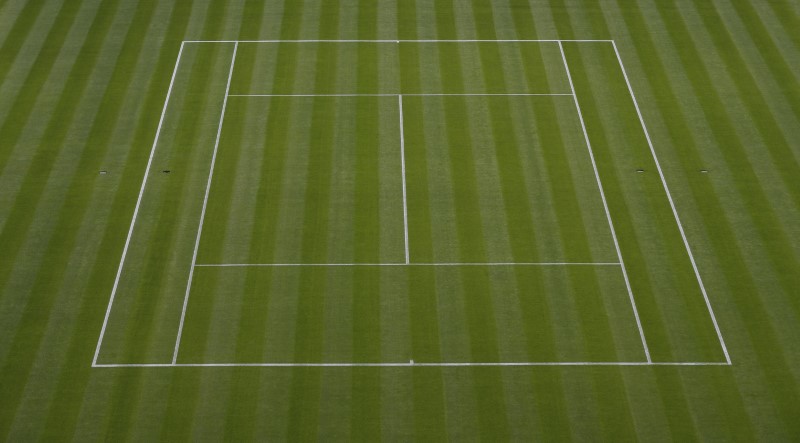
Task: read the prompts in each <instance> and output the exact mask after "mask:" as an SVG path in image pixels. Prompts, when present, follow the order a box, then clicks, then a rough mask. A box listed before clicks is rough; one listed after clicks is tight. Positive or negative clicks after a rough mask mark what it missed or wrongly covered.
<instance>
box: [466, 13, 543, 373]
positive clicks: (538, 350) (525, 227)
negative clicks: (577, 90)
mask: <svg viewBox="0 0 800 443" xmlns="http://www.w3.org/2000/svg"><path fill="white" fill-rule="evenodd" d="M478 25H479V24H478V23H476V29H492V30H493V28H490V27H488V26H483V27H481V26H478ZM495 37H496V36H495V35H494V32H490V33H488V34H486V35H484V33H482V32H479V33H478V38H481V39H493V38H495ZM531 46H535V47H536V48H538V46H539V45H531ZM479 55H480V58H481V65H482V66H483V67H484V69H483V76H484V83H485V85H486V88H487V90H488V89H489V87H490V85H493V86H494V87H496V88H497V90H503V91H504V90H506V85H505V79H504V73H503V71H501V70H499V69H497V67H499V66H502V63H501V57H500V54H499V50H498V47H497V45H480V46H479ZM545 86H546V83H545ZM510 100H517V99H509V98H507V97H493V98H490V99H488V100H487V104H488V107H489V117H490V120H491V121H490V123H491V130H492V137H493V139H494V141H495V144H494V149H495V158H496V159H497V167H498V176H499V178H500V186H501V192H502V195H503V200H504V206H505V213H506V217H507V219H506V229H507V230H508V234H509V237H510V240H511V241H510V245H511V250H512V256H513V258H514V261H515V262H538V261H542V260H541V257H540V256H539V254H538V252H537V239H536V232H535V230H534V221H533V217H532V212H531V206H530V204H529V202H530V200H531V196H530V195H529V194H528V192H527V190H526V185H525V174H524V171H523V167H522V157H521V155H520V153H519V149H520V148H521V147H520V146H518V145H517V143H516V140H514V138H513V137H514V134H516V133H517V132H518V131H517V130H516V128H514V127H513V125H512V113H513V110H512V106H511V103H510ZM514 276H515V279H516V283H517V288H518V294H519V297H518V301H519V304H520V307H521V309H522V311H523V319H524V323H523V325H524V327H525V335H526V339H527V344H528V355H529V358H530V359H531V360H539V361H555V360H557V357H556V350H555V341H554V337H553V329H552V328H553V321H552V318H551V316H550V308H549V306H548V303H547V297H545V296H544V294H545V289H544V280H543V278H542V269H541V268H535V269H525V270H522V269H520V270H515V272H514Z"/></svg>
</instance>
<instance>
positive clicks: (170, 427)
mask: <svg viewBox="0 0 800 443" xmlns="http://www.w3.org/2000/svg"><path fill="white" fill-rule="evenodd" d="M211 11H216V14H215V13H210V12H211ZM227 12H228V9H227V5H224V4H223V3H222V2H221V1H220V0H211V1H210V2H209V3H208V5H207V6H206V9H205V15H204V16H203V20H204V21H203V24H202V33H203V35H210V36H214V35H220V33H221V31H222V26H223V24H224V22H225V17H226V14H227ZM190 27H191V24H190ZM212 46H213V47H214V49H213V52H212V56H211V57H212V58H211V60H212V62H209V63H207V65H206V66H198V67H197V68H196V69H198V70H200V71H204V72H205V74H206V75H207V76H208V77H207V78H206V79H205V81H203V82H198V89H199V90H204V91H207V90H208V85H218V86H217V87H216V88H214V91H215V93H214V94H203V95H211V96H216V98H217V100H215V101H214V102H212V103H214V105H211V104H210V103H209V111H208V115H210V116H213V117H214V118H210V117H209V118H208V119H207V120H206V121H205V122H203V123H204V124H203V126H201V127H203V128H209V127H210V128H211V129H210V130H208V133H209V135H208V136H207V138H206V139H205V140H203V142H202V143H198V144H196V146H208V148H207V149H208V150H201V149H195V151H206V152H208V153H209V154H207V155H205V156H202V155H197V154H195V155H194V157H193V158H192V160H194V161H195V162H197V166H195V168H193V169H195V170H199V171H202V174H200V175H198V176H194V177H192V181H193V182H194V186H188V185H187V186H186V188H185V189H184V190H183V192H182V196H181V199H182V200H188V201H191V200H192V199H193V198H194V199H196V198H197V196H199V195H203V192H204V191H205V188H204V187H203V184H204V183H205V182H206V179H207V177H208V171H209V168H210V163H211V161H210V158H211V156H210V152H211V151H212V150H213V148H214V141H213V140H214V138H215V136H216V131H215V129H216V128H217V126H218V125H219V122H220V117H221V116H220V112H221V110H222V101H223V100H222V97H221V95H222V94H224V88H223V87H222V86H221V85H223V84H225V83H226V79H227V74H228V72H229V68H230V66H231V65H230V63H231V61H230V60H231V55H232V51H233V47H232V45H218V44H215V45H212ZM209 68H211V69H209ZM217 91H219V92H217ZM217 94H219V95H217ZM187 105H188V103H187ZM197 109H203V108H197ZM212 109H213V111H212ZM183 113H186V114H192V112H189V109H184V110H183ZM183 113H182V114H183ZM195 131H197V130H195ZM197 132H200V131H197ZM189 146H192V144H190V145H189ZM198 184H199V185H200V186H197V185H198ZM195 214H197V215H196V216H195V217H196V218H194V221H195V223H196V222H198V221H199V210H198V211H197V212H195ZM193 225H194V223H190V224H188V225H187V226H193ZM190 232H191V231H190ZM195 232H196V231H195ZM194 287H195V286H194V283H193V288H194ZM212 287H213V286H212ZM191 307H192V305H191V299H190V302H189V306H188V307H187V315H186V319H187V323H188V322H193V323H194V324H200V325H202V324H204V323H206V322H207V317H206V316H204V315H203V314H204V312H203V311H202V310H195V311H194V312H190V311H189V309H191ZM190 314H194V316H193V317H189V315H190ZM172 321H173V322H174V320H172ZM181 347H182V348H184V347H185V349H184V350H182V351H181V352H186V354H187V355H191V354H194V355H202V354H203V352H202V350H203V349H204V347H205V340H202V339H199V340H196V341H194V340H183V339H182V340H181ZM180 355H181V354H180V353H179V354H178V358H180ZM201 375H202V374H199V373H197V374H191V373H187V374H186V375H185V376H183V375H181V376H176V378H175V381H174V382H173V383H172V386H171V389H170V392H169V400H168V401H167V406H166V410H165V413H164V416H163V419H164V427H162V429H161V434H160V438H161V439H166V440H178V439H186V438H188V437H189V436H190V435H191V431H192V422H193V420H194V419H195V411H196V408H197V406H198V400H197V398H198V396H199V390H200V385H201V384H200V379H201Z"/></svg>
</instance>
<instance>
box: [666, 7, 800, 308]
mask: <svg viewBox="0 0 800 443" xmlns="http://www.w3.org/2000/svg"><path fill="white" fill-rule="evenodd" d="M657 6H658V8H657V9H658V10H659V13H660V14H661V16H662V17H663V19H664V21H665V23H666V24H667V29H668V30H669V32H670V35H671V36H672V38H673V39H674V40H675V42H676V44H678V45H680V46H681V47H682V48H683V50H682V51H680V53H679V55H680V56H681V62H682V64H683V65H684V66H685V67H686V68H687V69H686V72H687V74H688V77H689V80H690V81H691V83H692V87H693V89H694V90H695V91H703V94H701V95H702V96H703V97H704V100H703V101H701V108H702V111H703V114H704V116H705V120H706V121H707V122H708V125H709V129H710V131H711V134H712V135H713V137H714V140H715V141H716V143H717V145H718V146H720V147H724V149H721V150H720V152H721V153H722V154H723V158H724V160H725V162H726V165H727V166H728V169H729V170H731V171H735V172H736V174H737V176H736V180H735V181H734V186H735V188H736V190H737V192H738V193H739V195H741V197H742V201H743V203H744V204H745V206H746V207H747V208H749V209H750V210H749V215H750V218H751V220H752V222H753V224H754V225H755V227H756V229H757V231H758V233H759V237H760V239H759V240H760V243H761V244H762V245H763V247H764V251H765V252H766V253H767V255H768V257H769V258H770V262H771V265H772V267H773V269H774V270H775V275H776V276H777V277H778V280H779V283H780V286H781V288H782V289H783V291H784V292H785V293H786V294H792V293H795V292H796V288H798V287H800V273H797V272H795V271H794V270H795V269H799V268H800V263H798V260H797V258H796V256H795V254H794V251H793V250H792V248H791V244H792V242H791V240H790V237H789V236H788V234H787V233H786V231H785V230H784V227H783V226H782V225H781V224H780V222H779V218H778V216H777V214H776V213H775V208H774V207H773V206H772V205H771V204H770V199H769V198H767V196H766V190H765V189H764V185H763V184H762V182H761V181H760V180H759V178H758V176H757V175H756V173H755V171H754V169H753V165H752V164H751V163H750V161H749V159H748V156H747V153H746V149H745V147H744V146H743V145H742V141H741V139H739V138H738V137H737V136H736V126H735V124H734V122H733V121H732V120H731V117H730V114H729V113H728V110H727V108H726V107H725V105H724V104H723V102H722V99H721V97H720V95H719V93H718V92H717V90H716V89H715V88H714V87H713V85H714V84H715V83H714V81H713V80H712V78H711V76H710V74H709V72H708V70H707V68H706V67H705V64H704V62H703V59H702V57H701V56H700V54H699V53H698V50H697V47H696V46H695V45H694V43H693V42H692V40H691V38H690V37H689V36H690V32H689V30H688V28H687V27H686V23H685V22H684V21H683V18H682V17H681V16H680V15H679V14H677V11H675V10H674V9H672V8H667V7H666V6H663V5H661V4H660V3H657ZM757 112H760V111H757ZM788 300H789V301H790V302H791V308H792V309H793V310H794V312H795V315H797V316H800V298H797V297H789V298H788Z"/></svg>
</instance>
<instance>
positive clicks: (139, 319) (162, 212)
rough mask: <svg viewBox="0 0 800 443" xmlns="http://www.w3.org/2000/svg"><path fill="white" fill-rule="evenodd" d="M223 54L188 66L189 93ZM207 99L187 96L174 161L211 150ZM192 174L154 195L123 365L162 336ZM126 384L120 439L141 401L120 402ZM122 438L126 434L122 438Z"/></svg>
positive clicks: (181, 174)
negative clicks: (169, 262)
mask: <svg viewBox="0 0 800 443" xmlns="http://www.w3.org/2000/svg"><path fill="white" fill-rule="evenodd" d="M225 49H228V48H225ZM224 52H228V51H223V50H222V48H221V47H220V46H218V45H215V46H214V47H213V49H211V51H210V52H209V53H208V58H205V57H198V58H197V59H195V63H193V65H192V66H187V68H189V69H192V72H193V74H192V76H191V79H190V81H189V89H190V90H192V91H197V90H202V86H204V85H207V84H208V81H209V78H210V69H207V67H208V65H210V64H211V63H212V62H211V61H213V60H215V59H216V58H215V57H216V56H222V54H223V53H224ZM207 100H208V95H207V94H189V95H187V97H186V100H185V101H184V103H183V105H182V106H180V107H179V108H177V109H180V110H182V112H181V114H180V116H181V118H180V122H179V123H178V128H179V129H178V133H177V134H178V135H177V137H176V139H175V142H174V143H175V146H178V147H183V149H180V148H179V149H176V151H178V152H180V151H183V152H182V153H178V152H176V153H175V154H174V155H175V156H176V157H178V158H180V157H181V156H184V155H185V156H190V155H191V151H192V150H193V148H194V147H195V146H203V145H205V146H206V147H207V146H208V145H207V143H208V142H207V140H204V142H205V143H198V142H199V140H198V137H199V135H200V134H201V133H202V131H198V130H197V129H196V128H197V127H198V126H199V124H198V123H199V118H200V117H201V116H202V112H200V111H199V110H201V109H208V107H209V105H208V103H207ZM189 109H193V110H197V112H187V110H189ZM187 151H188V152H187ZM204 157H205V156H204ZM205 158H210V157H205ZM186 165H193V166H195V167H197V166H199V165H202V166H203V167H207V164H206V163H204V162H199V161H198V160H197V159H195V160H194V161H187V162H186ZM188 169H189V168H177V169H176V170H175V171H173V173H171V174H170V175H169V180H168V183H166V184H165V185H164V186H163V191H162V192H161V193H160V194H159V195H158V196H157V197H156V196H155V195H152V194H151V196H150V198H151V199H153V200H155V199H156V198H158V200H159V203H158V205H157V206H156V207H158V212H157V214H154V217H153V219H152V222H153V223H155V229H154V230H153V232H152V234H151V237H150V238H149V239H147V240H146V244H147V245H148V251H147V253H146V255H145V260H144V266H143V270H142V275H145V276H147V278H146V280H145V281H144V282H143V284H142V285H140V286H139V288H138V291H137V293H136V294H135V300H136V303H135V304H134V305H132V307H131V312H128V313H126V319H127V327H126V329H125V332H124V335H123V337H124V340H123V342H122V343H121V344H119V345H118V346H119V347H120V348H121V349H122V352H121V353H120V355H122V356H124V361H126V362H127V361H130V362H142V361H148V357H149V356H150V353H151V352H152V349H151V346H152V343H153V341H154V340H158V339H159V337H157V336H155V334H154V332H155V330H156V329H157V323H156V322H157V320H158V319H160V317H161V316H160V315H158V313H159V312H160V311H161V310H162V309H163V307H164V304H165V303H166V302H167V297H164V294H165V291H164V286H165V285H166V282H167V280H168V277H169V275H168V271H169V270H168V269H167V267H166V266H164V263H163V261H162V257H163V253H164V250H165V249H166V250H168V251H170V250H174V249H175V242H176V240H177V229H175V228H176V224H175V223H174V221H175V220H177V219H179V218H180V215H181V214H184V213H185V212H186V210H187V205H188V204H189V203H190V202H191V201H192V198H190V196H193V197H195V198H196V196H197V192H196V191H197V188H196V186H192V183H191V180H189V179H188V176H189V174H190V171H189V170H188ZM143 241H145V240H143ZM176 314H177V313H176ZM177 320H178V319H174V320H173V321H177ZM202 320H203V317H202V315H194V316H193V317H192V322H196V321H197V322H202ZM193 345H194V343H191V342H190V343H188V346H187V345H186V343H184V346H185V347H186V348H189V349H191V348H192V346H193ZM162 348H163V349H170V348H171V346H169V345H167V346H166V347H164V346H162ZM163 354H164V353H163V351H162V352H161V355H159V357H160V358H162V359H163V358H165V357H167V358H168V356H165V355H163ZM170 354H171V353H170ZM151 358H152V357H151ZM101 361H102V354H101ZM184 381H185V380H184ZM131 382H133V383H134V385H135V388H134V390H138V389H143V388H142V387H141V385H140V384H139V383H141V380H140V379H135V380H131ZM179 384H180V383H179ZM126 385H127V384H126V383H120V385H119V387H120V391H118V392H115V398H114V400H115V403H114V405H115V407H116V408H118V409H117V412H118V414H115V418H117V419H119V420H122V422H121V423H116V422H112V425H111V429H110V432H111V433H112V435H116V434H115V433H116V432H117V431H118V428H121V430H122V431H124V430H126V429H128V428H129V427H130V426H131V423H130V420H131V419H132V417H133V415H134V411H135V410H136V406H137V402H135V401H130V399H129V398H128V399H123V398H121V397H117V395H120V396H123V397H124V396H125V394H124V392H126V391H128V389H131V387H130V386H126ZM184 406H185V408H187V410H188V409H190V408H191V407H192V404H188V405H184ZM119 435H124V433H122V434H119Z"/></svg>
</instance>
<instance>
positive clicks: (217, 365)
mask: <svg viewBox="0 0 800 443" xmlns="http://www.w3.org/2000/svg"><path fill="white" fill-rule="evenodd" d="M474 366H493V367H530V366H650V367H653V366H730V363H727V362H644V361H642V362H639V361H632V362H593V361H586V362H583V361H576V362H441V363H440V362H418V361H417V362H415V361H414V360H410V361H407V362H386V363H177V364H176V363H120V364H113V363H112V364H95V365H92V367H95V368H247V367H259V368H361V367H378V368H386V367H388V368H397V367H437V368H441V367H474Z"/></svg>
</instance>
